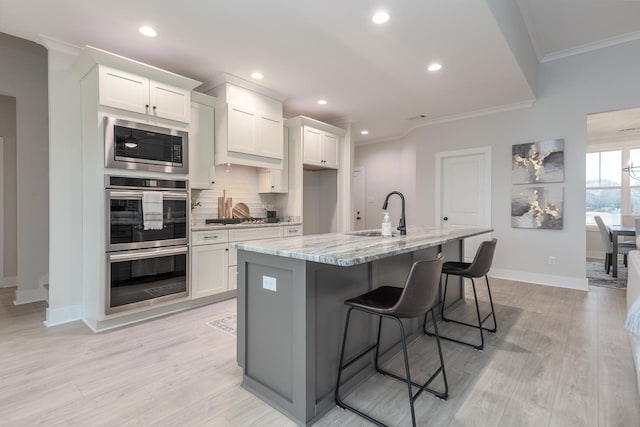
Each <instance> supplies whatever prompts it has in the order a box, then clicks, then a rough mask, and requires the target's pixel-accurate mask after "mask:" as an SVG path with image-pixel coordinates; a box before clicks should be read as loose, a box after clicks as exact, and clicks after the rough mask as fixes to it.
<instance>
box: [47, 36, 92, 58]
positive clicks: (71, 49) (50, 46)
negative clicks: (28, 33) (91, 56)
mask: <svg viewBox="0 0 640 427" xmlns="http://www.w3.org/2000/svg"><path fill="white" fill-rule="evenodd" d="M38 37H39V38H40V42H41V44H42V45H43V46H44V47H46V48H47V50H51V51H54V52H59V53H63V54H65V55H70V56H78V55H80V52H82V47H80V46H76V45H74V44H71V43H67V42H65V41H62V40H58V39H54V38H53V37H49V36H46V35H44V34H39V35H38Z"/></svg>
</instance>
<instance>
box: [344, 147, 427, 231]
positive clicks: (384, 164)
mask: <svg viewBox="0 0 640 427" xmlns="http://www.w3.org/2000/svg"><path fill="white" fill-rule="evenodd" d="M359 166H364V167H365V178H364V179H365V212H366V216H365V228H366V229H369V228H380V225H381V223H382V204H383V203H384V198H385V197H386V195H387V194H389V193H390V192H392V191H394V190H397V191H400V192H401V193H402V194H403V195H404V197H405V200H406V207H405V217H406V220H407V225H431V223H429V224H427V223H426V222H425V221H424V218H422V217H419V216H418V213H417V209H416V207H417V203H416V201H417V200H416V146H415V144H414V143H412V142H411V141H396V142H388V143H384V144H374V145H365V146H360V147H356V152H355V167H356V168H357V167H359ZM389 212H390V215H391V222H392V224H394V228H395V227H397V224H398V222H399V220H400V215H401V203H400V199H399V198H398V197H397V196H392V198H391V199H389Z"/></svg>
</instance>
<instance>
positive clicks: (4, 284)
mask: <svg viewBox="0 0 640 427" xmlns="http://www.w3.org/2000/svg"><path fill="white" fill-rule="evenodd" d="M15 286H18V277H17V276H11V277H4V278H2V279H0V288H13V287H15Z"/></svg>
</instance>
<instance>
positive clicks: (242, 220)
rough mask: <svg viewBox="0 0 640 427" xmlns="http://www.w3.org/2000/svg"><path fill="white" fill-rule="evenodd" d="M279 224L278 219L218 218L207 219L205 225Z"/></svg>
mask: <svg viewBox="0 0 640 427" xmlns="http://www.w3.org/2000/svg"><path fill="white" fill-rule="evenodd" d="M272 222H278V220H277V218H216V219H205V220H204V223H205V224H223V225H226V224H268V223H272Z"/></svg>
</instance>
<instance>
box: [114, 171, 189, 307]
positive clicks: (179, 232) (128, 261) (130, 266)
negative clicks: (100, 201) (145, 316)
mask: <svg viewBox="0 0 640 427" xmlns="http://www.w3.org/2000/svg"><path fill="white" fill-rule="evenodd" d="M105 181H106V182H105V193H106V207H107V215H106V217H107V227H106V229H107V236H106V237H107V239H106V241H107V248H106V258H107V263H106V274H107V282H106V283H107V286H106V292H107V295H106V308H105V312H106V314H113V313H118V312H121V311H125V310H129V309H133V308H138V307H143V306H149V305H153V304H157V303H161V302H165V301H168V300H171V299H176V298H182V297H185V296H187V295H188V294H189V280H188V279H189V277H188V270H189V269H188V266H189V247H188V243H189V211H190V204H189V203H190V202H189V193H188V183H187V181H186V180H170V179H155V178H143V177H123V176H110V175H107V176H106V177H105ZM152 211H153V215H154V217H153V223H151V222H149V221H148V219H149V218H150V215H151V213H152Z"/></svg>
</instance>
